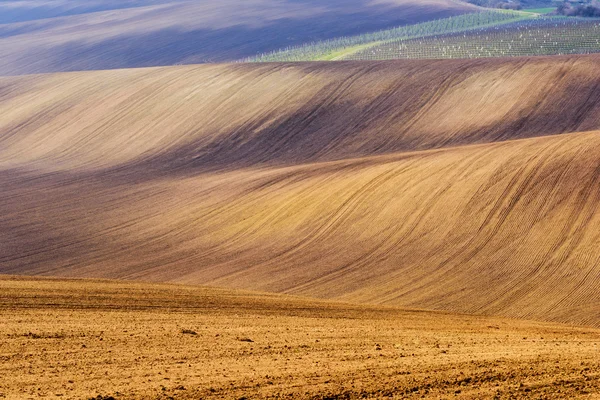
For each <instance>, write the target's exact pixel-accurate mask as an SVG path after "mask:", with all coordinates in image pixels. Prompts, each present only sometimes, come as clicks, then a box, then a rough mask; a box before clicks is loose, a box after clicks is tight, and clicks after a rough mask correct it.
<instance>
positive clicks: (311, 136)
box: [0, 57, 600, 326]
mask: <svg viewBox="0 0 600 400" xmlns="http://www.w3.org/2000/svg"><path fill="white" fill-rule="evenodd" d="M597 60H598V59H597V58H595V57H570V58H559V59H535V60H510V61H507V60H503V61H497V62H492V61H470V62H467V61H454V62H452V61H446V62H387V63H371V64H360V63H359V64H356V63H341V64H336V65H332V64H315V65H308V64H301V65H291V64H287V65H260V66H258V65H252V66H250V65H236V66H202V67H179V68H162V69H148V70H141V71H140V70H136V71H134V70H124V71H109V72H94V73H75V74H57V75H44V76H29V77H17V78H4V79H2V80H0V87H1V88H2V89H1V90H0V96H1V99H2V103H1V105H0V115H1V116H2V118H1V119H0V120H1V121H2V123H3V125H2V126H1V127H0V168H1V171H0V186H1V187H2V188H3V190H2V192H1V193H0V207H1V209H2V213H1V214H0V273H8V274H39V275H53V276H76V277H104V278H119V279H140V280H152V281H170V282H185V283H194V284H211V285H217V286H225V287H232V288H245V289H259V290H265V291H274V292H285V293H294V294H302V295H310V296H316V297H321V298H330V299H342V300H348V301H359V302H369V303H384V304H393V305H402V306H412V307H422V308H431V309H443V310H452V311H458V312H468V313H475V314H489V315H492V314H493V315H503V316H510V317H521V318H531V319H546V320H552V321H561V322H570V323H581V324H588V325H594V326H600V319H599V318H598V315H599V311H600V309H599V304H600V291H599V290H598V289H599V287H600V281H599V279H600V254H599V253H598V252H597V250H596V249H597V248H598V245H599V244H600V212H599V208H598V207H599V204H600V191H599V190H598V188H599V187H600V182H599V180H600V135H599V133H598V132H576V131H584V130H595V129H599V128H600V127H599V126H598V118H599V117H598V115H599V114H598V112H597V108H598V106H599V105H600V104H599V102H598V99H597V96H599V94H598V90H596V87H597V85H598V84H599V83H600V76H599V68H600V67H598V65H599V64H598V62H597ZM534 77H535V79H534ZM432 87H433V88H432ZM569 132H574V133H569ZM516 139H518V140H516ZM458 145H460V146H458Z"/></svg>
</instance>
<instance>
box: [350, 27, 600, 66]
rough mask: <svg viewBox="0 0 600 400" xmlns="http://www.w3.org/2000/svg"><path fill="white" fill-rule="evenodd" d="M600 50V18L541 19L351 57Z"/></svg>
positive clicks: (376, 48)
mask: <svg viewBox="0 0 600 400" xmlns="http://www.w3.org/2000/svg"><path fill="white" fill-rule="evenodd" d="M597 52H600V21H598V20H587V19H578V18H566V17H556V18H537V19H534V20H525V21H520V22H515V23H511V24H508V25H502V26H496V27H492V28H485V29H477V30H473V31H469V32H464V33H453V34H447V35H436V36H432V37H422V38H418V39H409V40H397V41H390V42H386V43H383V44H380V45H377V46H373V47H368V48H364V49H360V50H358V51H356V52H353V53H352V54H349V55H346V56H345V57H343V58H344V59H348V60H390V59H400V58H406V59H419V58H482V57H518V56H541V55H562V54H592V53H597Z"/></svg>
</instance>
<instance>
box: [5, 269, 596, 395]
mask: <svg viewBox="0 0 600 400" xmlns="http://www.w3.org/2000/svg"><path fill="white" fill-rule="evenodd" d="M0 293H2V296H0V319H1V320H2V324H0V360H1V362H0V376H1V377H2V379H0V397H1V398H9V399H25V398H40V397H42V398H43V397H50V398H73V399H82V398H91V397H96V396H98V395H101V396H114V397H116V398H118V399H125V398H138V399H148V398H176V399H187V398H189V399H197V398H227V399H229V398H232V399H240V398H242V397H245V398H275V397H289V396H293V397H296V398H330V399H353V398H384V397H385V398H423V397H425V398H463V399H471V398H503V399H504V398H507V399H508V398H511V399H516V398H548V399H549V398H552V399H555V398H564V399H572V398H585V399H593V398H600V396H599V395H598V393H600V359H599V358H598V352H599V351H600V331H599V330H596V329H591V328H573V327H568V326H563V325H553V324H548V323H536V322H527V321H516V320H507V319H499V318H490V317H474V316H465V315H452V314H446V313H436V312H428V311H418V310H400V309H395V308H382V307H369V306H358V305H350V304H344V303H325V302H319V301H316V300H308V299H302V298H296V297H284V296H280V295H271V294H261V293H252V292H241V291H230V290H222V289H212V288H194V287H187V286H175V285H158V284H154V285H152V284H143V283H123V282H114V281H113V282H111V281H77V280H69V281H67V280H32V279H30V278H9V277H3V278H2V279H1V280H0Z"/></svg>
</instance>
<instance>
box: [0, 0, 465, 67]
mask: <svg viewBox="0 0 600 400" xmlns="http://www.w3.org/2000/svg"><path fill="white" fill-rule="evenodd" d="M474 11H477V7H475V6H473V5H471V4H468V3H464V2H461V1H454V0H377V1H372V0H327V1H321V0H219V1H216V0H67V1H65V0H52V1H48V0H27V1H1V2H0V75H20V74H31V73H41V72H55V71H76V70H98V69H108V68H131V67H145V66H155V65H175V64H181V63H185V64H191V63H203V62H215V61H232V60H237V59H240V58H243V57H248V56H254V55H256V54H258V53H262V52H268V51H273V50H278V49H280V48H284V47H287V46H293V45H299V44H303V43H306V42H311V41H315V40H322V39H330V38H334V37H339V36H346V35H355V34H361V33H366V32H372V31H376V30H380V29H386V28H391V27H395V26H398V25H406V24H414V23H418V22H422V21H427V20H433V19H439V18H445V17H450V16H454V15H460V14H464V13H469V12H474Z"/></svg>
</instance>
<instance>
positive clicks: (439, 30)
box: [245, 10, 531, 62]
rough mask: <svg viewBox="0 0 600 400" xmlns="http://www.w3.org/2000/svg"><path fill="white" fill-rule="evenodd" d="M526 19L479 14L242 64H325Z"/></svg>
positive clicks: (511, 14)
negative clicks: (382, 47) (418, 40)
mask: <svg viewBox="0 0 600 400" xmlns="http://www.w3.org/2000/svg"><path fill="white" fill-rule="evenodd" d="M530 18H531V16H530V15H529V14H527V13H522V12H518V11H499V10H497V11H481V12H477V13H472V14H467V15H461V16H456V17H449V18H444V19H440V20H436V21H429V22H424V23H421V24H415V25H409V26H404V27H398V28H394V29H389V30H384V31H379V32H374V33H366V34H363V35H357V36H349V37H342V38H336V39H331V40H326V41H320V42H315V43H308V44H303V45H301V46H297V47H291V48H286V49H282V50H277V51H274V52H270V53H265V54H260V55H258V56H256V57H251V58H249V59H247V60H245V61H249V62H280V61H319V60H323V61H326V60H337V59H344V58H352V55H353V54H355V53H357V52H359V51H360V50H368V49H371V48H373V47H377V45H380V44H385V43H388V42H395V41H404V40H410V39H413V38H426V37H430V36H435V35H443V34H451V33H458V32H467V31H470V30H473V29H481V28H488V27H493V26H498V25H504V24H509V23H511V22H516V21H522V20H527V19H530Z"/></svg>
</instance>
